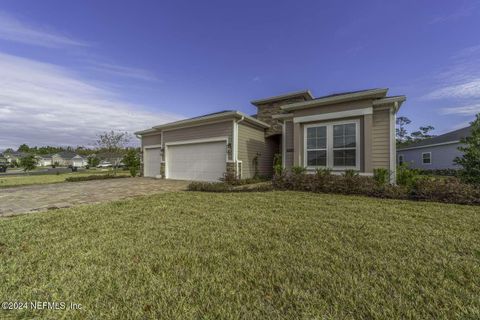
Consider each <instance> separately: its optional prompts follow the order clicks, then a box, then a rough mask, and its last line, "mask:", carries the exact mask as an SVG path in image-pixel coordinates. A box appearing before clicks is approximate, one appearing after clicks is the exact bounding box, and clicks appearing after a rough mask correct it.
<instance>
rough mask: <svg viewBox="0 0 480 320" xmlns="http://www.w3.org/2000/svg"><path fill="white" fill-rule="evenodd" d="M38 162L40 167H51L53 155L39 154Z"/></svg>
mask: <svg viewBox="0 0 480 320" xmlns="http://www.w3.org/2000/svg"><path fill="white" fill-rule="evenodd" d="M36 158H37V164H38V165H39V166H40V167H49V166H51V165H52V157H51V156H37V157H36Z"/></svg>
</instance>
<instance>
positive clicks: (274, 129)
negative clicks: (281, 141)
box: [257, 98, 305, 137]
mask: <svg viewBox="0 0 480 320" xmlns="http://www.w3.org/2000/svg"><path fill="white" fill-rule="evenodd" d="M301 101H305V98H293V99H286V100H280V101H275V102H271V103H264V104H258V105H257V119H258V120H260V121H263V122H266V123H268V124H269V125H271V127H270V128H268V129H267V130H266V131H265V137H268V136H271V135H274V134H281V133H282V125H281V123H279V121H278V120H276V119H273V118H272V116H273V115H275V114H282V113H284V112H283V110H282V109H280V107H281V106H283V105H286V104H291V103H295V102H301Z"/></svg>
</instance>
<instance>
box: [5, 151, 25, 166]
mask: <svg viewBox="0 0 480 320" xmlns="http://www.w3.org/2000/svg"><path fill="white" fill-rule="evenodd" d="M28 155H29V154H28V153H25V152H19V151H14V152H8V153H5V154H4V157H5V158H6V159H7V162H8V163H9V164H11V163H12V162H16V163H19V162H20V159H22V158H23V157H26V156H28Z"/></svg>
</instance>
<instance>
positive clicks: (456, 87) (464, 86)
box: [425, 78, 480, 100]
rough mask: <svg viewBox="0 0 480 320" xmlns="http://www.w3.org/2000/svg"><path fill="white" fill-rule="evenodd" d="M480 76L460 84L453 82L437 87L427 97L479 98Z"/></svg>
mask: <svg viewBox="0 0 480 320" xmlns="http://www.w3.org/2000/svg"><path fill="white" fill-rule="evenodd" d="M479 97H480V78H478V79H473V80H471V81H468V82H464V83H460V84H451V85H447V86H444V87H442V88H439V89H436V90H434V91H432V92H430V93H428V94H427V95H425V98H426V99H432V100H434V99H448V98H479Z"/></svg>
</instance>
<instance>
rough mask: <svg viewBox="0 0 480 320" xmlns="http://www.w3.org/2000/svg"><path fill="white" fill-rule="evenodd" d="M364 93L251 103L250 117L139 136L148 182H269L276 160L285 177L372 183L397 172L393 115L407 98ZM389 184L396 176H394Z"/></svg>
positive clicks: (216, 116) (208, 118)
mask: <svg viewBox="0 0 480 320" xmlns="http://www.w3.org/2000/svg"><path fill="white" fill-rule="evenodd" d="M387 91H388V89H369V90H362V91H355V92H344V93H338V94H332V95H327V96H322V97H314V96H313V95H312V94H311V92H310V91H308V90H306V91H301V92H294V93H289V94H284V95H280V96H276V97H270V98H266V99H260V100H255V101H252V102H251V103H252V104H253V105H254V106H255V107H256V108H257V114H256V115H255V116H249V115H246V114H244V113H242V112H239V111H235V110H227V111H221V112H217V113H212V114H207V115H203V116H199V117H195V118H190V119H186V120H180V121H177V122H172V123H167V124H163V125H159V126H155V127H152V128H150V129H147V130H143V131H139V132H136V135H137V137H139V138H140V139H141V145H142V151H143V173H144V176H146V177H163V178H167V179H180V180H206V181H214V180H218V179H219V178H220V177H222V176H223V175H224V173H225V172H230V173H232V174H235V175H236V176H238V177H240V178H250V177H253V176H254V175H255V174H259V175H265V176H271V175H272V174H273V158H274V155H275V154H280V155H281V156H282V157H281V158H282V165H283V167H284V168H285V169H291V168H292V166H302V167H306V168H307V170H308V172H315V169H318V168H327V167H328V168H330V169H332V170H333V171H334V172H338V173H340V172H343V171H345V170H347V169H353V170H356V171H358V172H359V173H360V174H362V175H372V174H373V170H374V169H375V168H385V169H388V170H390V172H392V173H394V172H395V167H396V161H395V155H396V145H395V115H396V113H397V111H398V109H399V108H400V106H401V104H402V103H403V102H404V101H405V96H393V97H388V96H387ZM391 177H392V181H394V179H395V174H392V175H391Z"/></svg>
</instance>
